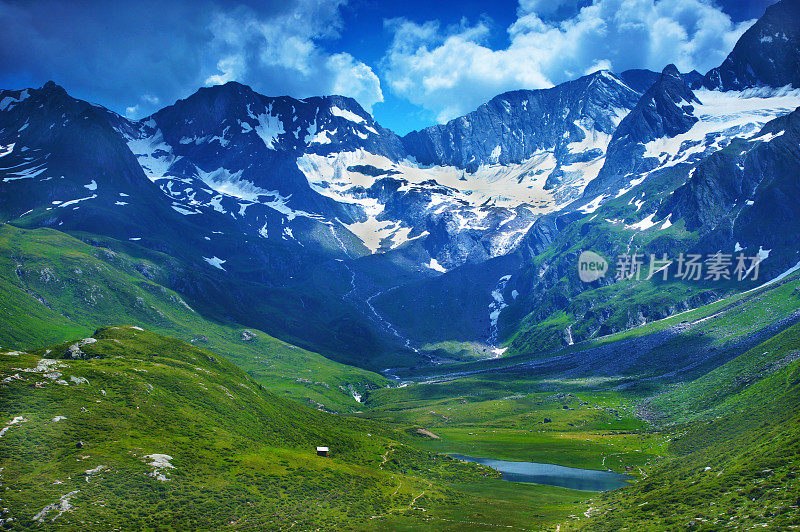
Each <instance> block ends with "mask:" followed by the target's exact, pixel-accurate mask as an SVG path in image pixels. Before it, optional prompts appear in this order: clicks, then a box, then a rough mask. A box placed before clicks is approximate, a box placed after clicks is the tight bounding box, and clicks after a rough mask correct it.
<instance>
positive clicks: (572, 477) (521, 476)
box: [450, 454, 631, 491]
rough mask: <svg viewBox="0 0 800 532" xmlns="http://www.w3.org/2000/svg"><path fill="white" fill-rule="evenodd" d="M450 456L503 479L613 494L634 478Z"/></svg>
mask: <svg viewBox="0 0 800 532" xmlns="http://www.w3.org/2000/svg"><path fill="white" fill-rule="evenodd" d="M450 456H452V457H453V458H456V459H458V460H464V461H466V462H475V463H478V464H483V465H485V466H489V467H491V468H492V469H496V470H497V471H500V473H501V474H502V478H503V480H508V481H509V482H527V483H531V484H547V485H548V486H560V487H562V488H570V489H574V490H584V491H611V490H615V489H617V488H622V487H625V486H627V485H628V482H627V481H628V480H630V479H631V477H630V476H628V475H621V474H619V473H614V472H613V471H598V470H596V469H578V468H575V467H564V466H559V465H553V464H539V463H536V462H507V461H505V460H493V459H491V458H474V457H472V456H464V455H463V454H451V455H450Z"/></svg>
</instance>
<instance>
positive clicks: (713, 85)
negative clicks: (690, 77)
mask: <svg viewBox="0 0 800 532" xmlns="http://www.w3.org/2000/svg"><path fill="white" fill-rule="evenodd" d="M702 84H703V86H704V87H706V88H709V89H716V90H725V91H730V90H743V89H747V88H750V87H762V86H766V87H784V86H786V85H791V86H793V87H795V88H798V87H800V2H797V1H796V0H784V1H782V2H778V3H777V4H775V5H772V6H770V7H768V8H767V10H766V12H765V13H764V16H763V17H761V18H760V19H759V20H758V21H757V22H756V23H755V24H754V25H753V26H752V27H751V28H750V29H748V30H747V31H746V32H745V33H744V35H742V37H741V38H740V39H739V41H738V42H737V43H736V46H734V48H733V51H732V52H731V53H730V55H728V57H727V58H726V59H725V61H724V62H723V63H722V64H721V65H720V66H719V67H717V68H714V69H712V70H710V71H709V72H708V73H707V74H706V75H705V77H704V78H703V81H702Z"/></svg>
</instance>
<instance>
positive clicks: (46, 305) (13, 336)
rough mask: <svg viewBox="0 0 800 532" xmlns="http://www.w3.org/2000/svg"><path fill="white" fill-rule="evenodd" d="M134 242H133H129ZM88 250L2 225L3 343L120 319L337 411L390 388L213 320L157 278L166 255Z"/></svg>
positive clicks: (62, 238)
mask: <svg viewBox="0 0 800 532" xmlns="http://www.w3.org/2000/svg"><path fill="white" fill-rule="evenodd" d="M131 246H133V245H131ZM131 249H132V251H131V253H123V252H115V251H112V250H111V249H107V248H100V247H94V246H90V245H88V244H86V243H84V242H82V241H80V240H77V239H76V238H73V237H71V236H69V235H66V234H64V233H61V232H59V231H55V230H50V229H33V230H31V229H19V228H16V227H13V226H10V225H0V315H2V316H3V319H2V320H0V346H3V347H7V348H12V349H32V348H36V347H40V346H44V345H49V344H52V343H56V342H62V341H65V340H69V339H75V338H80V337H82V336H86V335H88V334H90V333H91V332H92V331H94V330H95V329H96V328H98V327H102V326H104V325H110V324H116V323H128V324H132V325H139V326H142V327H146V328H148V329H151V330H154V331H157V332H161V333H164V334H169V335H171V336H175V337H178V338H181V339H184V340H189V341H193V342H194V343H196V344H197V345H198V346H201V347H204V348H206V349H212V350H214V351H215V352H218V353H220V354H224V355H225V356H227V357H229V358H230V359H231V360H233V361H234V362H236V363H237V364H238V365H239V366H240V367H242V368H243V369H245V370H246V371H247V372H248V373H249V374H250V375H251V376H252V377H254V378H255V379H256V380H258V382H260V383H262V384H264V385H268V386H269V387H270V389H272V390H274V391H276V393H285V394H287V395H289V396H291V397H295V398H297V399H299V400H301V401H303V402H307V403H308V402H311V403H320V404H323V405H325V407H326V408H329V409H334V410H343V411H352V410H357V409H358V408H359V404H358V403H357V402H356V401H355V399H354V398H353V394H352V391H351V390H350V387H352V388H353V389H354V390H356V391H357V393H358V394H360V395H366V393H368V391H369V390H372V389H376V388H380V387H382V386H386V385H388V384H389V381H388V380H387V379H385V378H383V377H381V376H380V375H378V374H376V373H373V372H370V371H366V370H362V369H359V368H355V367H352V366H347V365H343V364H339V363H336V362H333V361H331V360H328V359H327V358H325V357H323V356H321V355H318V354H316V353H313V352H310V351H307V350H304V349H300V348H298V347H295V346H292V345H290V344H287V343H285V342H283V341H280V340H278V339H275V338H273V337H271V336H269V335H268V334H266V333H263V332H261V331H257V330H254V329H249V330H248V329H245V328H244V327H241V326H238V325H236V324H234V323H225V324H222V323H218V322H214V321H211V320H209V319H206V318H205V317H204V316H202V315H201V314H200V313H198V312H196V311H195V310H194V309H192V308H191V307H190V306H189V305H187V304H186V302H185V301H184V300H183V299H182V298H181V297H180V296H179V295H178V294H177V293H175V292H173V291H172V290H169V289H167V288H165V287H164V286H162V285H160V284H158V283H157V282H155V281H153V280H151V279H156V278H158V277H159V275H161V274H160V273H159V272H162V271H163V270H164V269H168V268H169V260H170V259H168V258H166V257H162V256H159V255H158V254H156V253H153V252H147V251H144V250H141V253H140V254H139V255H135V254H133V252H134V251H136V249H135V247H131Z"/></svg>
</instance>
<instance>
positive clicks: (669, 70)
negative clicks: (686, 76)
mask: <svg viewBox="0 0 800 532" xmlns="http://www.w3.org/2000/svg"><path fill="white" fill-rule="evenodd" d="M661 76H662V77H665V76H666V77H671V78H675V79H681V80H682V78H681V72H680V70H678V67H676V66H675V65H674V64H672V63H670V64H668V65H667V66H665V67H664V70H662V71H661Z"/></svg>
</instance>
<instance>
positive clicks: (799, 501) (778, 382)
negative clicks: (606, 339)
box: [576, 326, 800, 530]
mask: <svg viewBox="0 0 800 532" xmlns="http://www.w3.org/2000/svg"><path fill="white" fill-rule="evenodd" d="M798 342H800V326H794V327H792V328H790V329H788V330H786V331H785V332H783V333H782V334H780V335H778V336H776V337H775V338H773V339H771V340H769V341H767V342H764V343H763V344H761V345H759V346H758V347H757V348H755V349H752V350H750V351H748V352H747V353H745V354H743V355H742V356H741V357H739V358H737V359H734V360H733V361H731V362H729V363H727V364H725V365H724V366H721V367H720V368H718V369H717V370H715V371H712V372H710V373H709V374H707V375H705V376H703V377H701V378H699V379H697V380H695V381H693V382H691V383H689V384H687V385H685V386H682V387H680V388H677V389H675V390H672V391H670V392H667V393H666V394H664V395H663V396H661V397H657V398H656V399H655V400H654V401H652V403H651V406H652V407H653V408H655V409H657V411H658V412H659V413H661V414H662V416H663V418H664V419H667V420H669V419H672V420H676V421H678V422H679V424H677V425H673V426H672V427H671V429H670V430H671V432H672V433H673V435H674V436H673V439H672V441H671V443H670V449H671V451H673V452H674V453H675V454H676V455H677V456H676V457H675V458H673V459H671V460H669V461H667V462H666V463H664V464H663V465H660V466H658V467H654V468H653V469H652V470H651V471H650V472H649V476H648V478H647V479H645V480H643V481H641V482H639V483H638V484H637V485H636V486H634V487H633V488H629V489H624V490H621V491H619V492H616V493H612V494H606V495H604V496H602V497H600V498H599V499H598V500H597V501H596V503H595V505H594V507H593V508H592V509H591V510H590V512H589V514H590V515H591V517H590V519H589V520H588V521H585V520H584V521H583V522H580V523H579V526H577V525H576V527H577V528H580V529H585V530H622V529H625V528H627V529H629V530H665V529H696V530H718V529H732V530H734V529H735V530H745V529H749V528H766V529H769V530H788V529H791V528H793V527H796V526H797V515H798V511H800V510H799V509H798V507H799V506H800V360H798V351H797V347H798V345H800V344H799V343H798ZM692 405H696V406H692ZM658 409H661V410H658ZM686 419H691V421H689V422H683V421H682V420H686Z"/></svg>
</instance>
